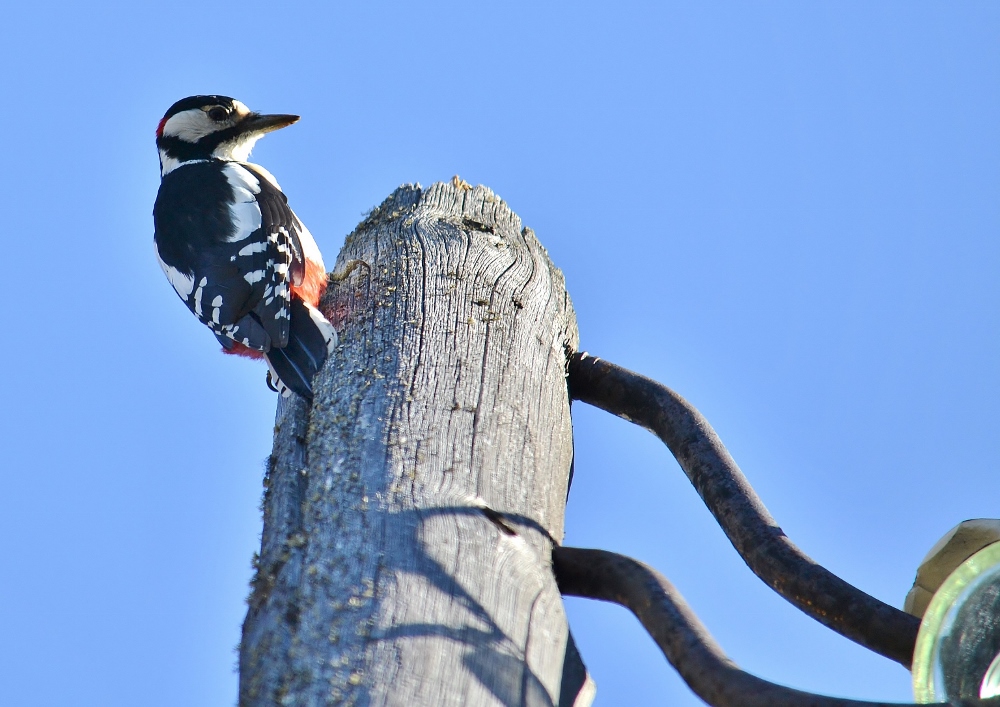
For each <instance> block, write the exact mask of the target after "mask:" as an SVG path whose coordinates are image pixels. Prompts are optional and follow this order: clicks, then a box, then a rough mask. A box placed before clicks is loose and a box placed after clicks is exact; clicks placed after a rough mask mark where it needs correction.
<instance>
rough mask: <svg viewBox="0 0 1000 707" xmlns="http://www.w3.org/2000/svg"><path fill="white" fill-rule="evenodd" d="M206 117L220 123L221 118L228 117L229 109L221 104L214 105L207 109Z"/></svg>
mask: <svg viewBox="0 0 1000 707" xmlns="http://www.w3.org/2000/svg"><path fill="white" fill-rule="evenodd" d="M208 117H209V118H211V119H212V120H214V121H215V122H216V123H221V122H222V121H223V120H225V119H226V118H228V117H229V111H228V110H226V109H225V108H223V107H222V106H215V107H214V108H211V109H209V111H208Z"/></svg>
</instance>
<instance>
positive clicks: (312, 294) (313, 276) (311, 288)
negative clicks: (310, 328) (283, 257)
mask: <svg viewBox="0 0 1000 707" xmlns="http://www.w3.org/2000/svg"><path fill="white" fill-rule="evenodd" d="M291 290H292V294H293V295H297V296H298V297H299V299H301V300H302V301H304V302H307V303H309V304H311V305H312V306H313V307H318V306H319V298H320V297H322V296H323V292H324V290H326V271H325V270H324V269H323V267H322V266H320V265H317V264H316V263H314V262H313V261H311V260H306V274H305V275H304V276H303V278H302V282H301V283H299V284H298V285H292V287H291Z"/></svg>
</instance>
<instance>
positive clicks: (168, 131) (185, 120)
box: [163, 108, 218, 142]
mask: <svg viewBox="0 0 1000 707" xmlns="http://www.w3.org/2000/svg"><path fill="white" fill-rule="evenodd" d="M217 129H218V126H217V125H216V124H215V122H214V121H213V120H212V119H211V118H209V117H208V114H207V113H205V111H203V110H202V109H201V108H192V109H191V110H185V111H181V112H180V113H178V114H177V115H173V116H171V117H170V120H168V121H167V122H166V123H164V124H163V135H164V137H177V138H180V139H181V140H184V141H185V142H198V141H199V140H200V139H201V138H203V137H205V136H206V135H208V134H209V133H211V132H214V131H215V130H217Z"/></svg>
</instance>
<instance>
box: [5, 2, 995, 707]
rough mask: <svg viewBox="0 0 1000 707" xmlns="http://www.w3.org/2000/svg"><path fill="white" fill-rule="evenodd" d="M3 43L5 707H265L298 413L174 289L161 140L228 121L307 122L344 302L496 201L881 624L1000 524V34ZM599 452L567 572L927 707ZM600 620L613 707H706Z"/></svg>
mask: <svg viewBox="0 0 1000 707" xmlns="http://www.w3.org/2000/svg"><path fill="white" fill-rule="evenodd" d="M3 14H4V16H3V19H2V22H3V25H4V28H5V31H4V41H3V43H2V44H0V77H2V78H0V85H2V96H3V99H2V103H0V105H2V110H0V167H2V169H0V213H3V215H4V227H3V229H2V236H0V238H2V239H3V242H4V249H3V252H4V253H5V256H6V257H5V265H6V267H5V269H4V270H5V281H6V283H7V284H6V287H5V288H4V290H5V292H6V293H7V296H6V299H5V307H4V309H5V312H6V318H5V325H6V328H5V330H6V331H7V332H8V337H9V338H8V340H7V342H8V343H7V345H6V346H5V347H3V351H2V353H0V357H2V363H3V370H4V383H3V390H4V393H3V395H4V398H5V401H4V404H3V406H2V411H0V452H2V456H3V461H2V463H0V483H2V489H3V490H2V493H0V537H2V538H3V545H4V553H3V562H2V563H0V626H2V630H0V636H2V638H0V685H2V686H3V688H2V692H3V695H4V697H3V700H4V703H5V704H9V705H12V706H17V707H43V706H44V707H49V706H52V707H66V706H67V705H72V706H73V707H89V706H91V705H93V706H95V707H96V706H98V705H99V706H100V707H119V706H120V707H133V706H134V705H143V706H144V707H160V706H163V707H177V706H178V705H183V706H184V707H201V706H205V707H209V706H213V707H214V706H217V705H231V704H234V703H235V697H236V676H235V674H234V671H233V668H234V664H235V657H236V656H235V653H234V646H236V644H237V641H238V638H239V627H240V623H241V621H242V618H243V614H244V610H245V605H244V603H243V600H244V598H245V596H246V594H247V581H248V579H249V576H250V558H251V555H252V553H253V552H254V550H255V548H256V546H257V543H258V533H259V526H260V518H259V514H258V502H259V497H260V493H261V484H260V481H261V476H262V470H263V461H264V459H265V457H266V456H267V454H268V452H269V449H270V438H271V425H272V421H273V411H274V397H273V394H271V393H270V392H269V391H268V390H267V389H266V388H265V386H264V384H263V378H264V373H263V370H262V369H261V368H258V367H256V366H254V365H253V364H251V363H250V362H244V361H238V360H233V359H230V358H225V357H223V356H221V355H219V354H218V353H217V346H215V344H214V342H213V339H212V337H211V335H210V333H209V332H208V331H207V330H206V329H204V328H203V327H201V326H199V325H198V324H197V323H196V322H195V321H194V320H193V319H192V318H191V316H190V314H189V313H188V312H187V311H186V310H185V308H184V307H183V306H181V304H180V302H178V300H177V298H176V296H175V295H174V293H173V292H172V291H171V289H170V287H169V286H168V284H167V282H166V280H165V279H164V278H163V275H162V273H161V272H160V270H159V268H158V267H157V265H156V262H155V260H154V258H153V252H152V240H151V239H152V219H151V216H150V211H151V208H152V203H153V198H154V196H155V193H156V189H157V185H158V181H159V178H158V172H157V162H156V153H155V149H154V146H153V131H154V128H155V126H156V123H157V121H158V120H159V118H160V116H161V115H162V114H163V112H164V110H165V109H166V108H167V106H169V105H170V104H171V103H172V102H173V101H174V100H176V99H178V98H181V97H183V96H186V95H190V94H194V93H209V92H218V93H225V94H228V95H232V96H235V97H237V98H240V99H241V100H243V101H244V102H246V103H247V104H249V105H250V106H251V107H253V108H257V109H260V110H264V111H270V112H292V113H298V114H300V115H302V116H303V119H302V121H301V122H300V123H299V124H298V125H296V126H294V127H293V128H290V129H288V130H286V131H282V132H281V133H279V134H276V135H274V136H270V137H268V138H267V139H266V140H264V141H263V142H262V143H261V144H260V146H259V147H258V149H257V151H256V152H255V158H256V159H258V160H259V161H260V162H261V163H263V164H265V165H266V166H267V167H268V168H269V169H270V170H271V171H272V172H274V173H275V174H276V175H277V177H278V178H279V179H280V181H281V183H282V185H283V186H284V187H285V190H286V191H287V192H288V193H289V194H290V195H291V202H292V204H293V206H294V207H295V209H296V210H297V211H298V213H299V214H300V216H302V218H303V219H304V220H305V221H306V223H308V225H309V227H310V229H311V230H312V232H313V233H314V234H315V235H316V238H317V240H318V242H319V244H320V246H321V247H322V248H323V249H324V251H325V252H326V253H327V254H328V256H327V257H328V260H329V261H331V262H332V261H333V259H334V257H335V255H336V253H337V251H338V249H339V247H340V245H341V243H342V240H343V237H344V236H345V235H346V234H347V233H349V232H350V231H351V229H352V228H353V226H354V225H355V224H356V223H357V221H358V220H359V218H360V216H361V214H362V212H364V211H366V210H367V209H369V208H371V207H372V206H374V205H375V204H377V203H378V202H380V201H381V200H382V199H383V198H384V197H385V196H386V195H387V194H389V193H390V192H391V191H392V190H393V189H394V188H395V187H396V186H397V185H399V184H401V183H404V182H414V181H419V182H421V183H423V184H428V183H431V182H434V181H436V180H443V179H449V178H450V177H451V176H452V175H453V174H460V175H461V176H462V177H464V178H465V179H467V180H468V181H470V182H472V183H483V184H486V185H488V186H490V187H491V188H493V189H494V190H495V191H496V192H497V193H498V194H499V195H501V196H502V197H503V198H504V199H505V200H506V201H507V202H508V203H509V204H510V205H511V206H512V208H513V209H515V210H516V211H517V212H518V213H519V214H520V216H521V217H522V219H523V220H524V222H525V224H526V225H529V226H531V227H532V228H534V229H535V231H536V232H537V234H538V236H539V238H540V239H541V240H542V242H543V243H544V244H545V245H546V246H547V247H548V249H549V252H550V254H551V256H552V258H553V260H554V261H555V262H556V264H557V265H559V266H560V267H561V268H562V269H563V270H564V272H565V274H566V279H567V282H568V286H569V289H570V293H571V295H572V297H573V300H574V302H575V305H576V308H577V312H578V315H579V321H580V331H581V339H582V342H583V346H584V348H586V349H588V350H589V351H591V352H592V353H594V354H595V355H600V356H602V357H605V358H608V359H610V360H612V361H615V362H617V363H620V364H622V365H625V366H628V367H630V368H632V369H635V370H637V371H640V372H642V373H644V374H646V375H649V376H652V377H654V378H656V379H658V380H660V381H662V382H664V383H666V384H667V385H669V386H671V387H673V388H674V389H676V390H678V391H679V392H680V393H681V394H683V395H684V396H685V397H687V398H688V399H689V400H690V401H692V402H693V403H694V404H695V405H697V406H698V407H699V408H700V409H701V410H702V412H704V413H705V414H706V415H707V417H708V418H709V420H710V421H711V422H712V424H713V425H714V426H715V427H716V429H717V430H718V432H719V433H720V435H721V436H722V438H723V440H724V441H725V442H726V443H727V445H728V446H729V448H730V450H731V451H732V453H733V455H734V456H735V457H736V459H737V461H739V463H740V464H741V466H742V468H743V470H744V472H745V473H746V474H747V476H748V477H749V478H750V480H751V482H752V483H753V484H754V485H755V487H756V488H757V490H758V492H759V493H760V494H761V495H762V496H763V498H764V500H765V502H766V504H767V505H768V507H769V508H770V510H771V511H772V513H773V514H774V515H775V516H776V517H777V519H778V521H779V522H780V523H781V524H782V526H783V527H784V529H785V531H786V532H787V533H788V535H789V536H790V537H791V538H792V539H793V540H795V541H796V542H797V543H798V544H799V545H800V546H801V547H802V548H803V549H804V550H805V551H806V552H808V553H809V554H810V555H811V556H812V557H814V558H815V559H816V560H817V561H819V562H821V563H823V564H824V565H826V566H827V567H828V568H830V569H831V570H833V571H834V572H837V573H839V574H840V575H841V576H843V577H844V578H846V579H847V580H849V581H851V582H853V583H855V584H856V585H857V586H859V587H861V588H863V589H865V590H866V591H868V592H870V593H872V594H874V595H875V596H877V597H879V598H881V599H883V600H885V601H888V602H890V603H892V604H895V605H897V606H899V605H900V604H901V603H902V600H903V597H904V595H905V594H906V592H907V590H908V588H909V586H910V582H911V581H912V577H913V573H914V570H915V569H916V566H917V564H918V562H919V561H920V559H921V557H922V556H923V555H924V553H925V552H926V550H927V549H928V548H929V547H930V545H931V544H933V543H934V542H935V540H937V538H938V537H939V536H940V535H941V534H943V533H944V532H945V531H946V530H947V529H948V528H950V527H951V526H952V525H954V524H955V523H957V522H958V521H961V520H963V519H966V518H974V517H988V516H993V517H996V516H998V515H1000V504H998V499H1000V475H998V473H997V471H998V469H997V467H998V461H997V453H996V449H997V442H998V434H997V431H998V426H1000V284H998V283H1000V239H998V236H1000V199H998V197H1000V100H998V99H1000V55H998V54H1000V49H998V48H1000V5H997V4H996V3H995V2H963V3H929V2H866V3H847V2H837V3H832V2H810V3H803V2H797V1H794V2H758V3H718V2H692V3H677V2H672V3H665V2H659V3H648V4H643V3H632V2H619V3H614V4H612V3H589V2H577V3H563V4H558V5H557V4H548V5H546V4H543V3H514V2H511V3H502V4H496V3H493V4H488V5H487V4H475V3H463V4H458V3H455V4H443V3H442V4H429V3H398V4H392V3H351V4H346V3H334V2H330V3H313V4H308V3H277V4H276V3H262V2H253V1H245V2H240V3H235V4H234V3H195V2H186V1H183V0H182V1H179V2H174V3H155V4H154V3H124V2H121V3H112V2H100V0H98V2H95V3H87V4H71V3H64V2H60V3H46V2H39V3H34V4H31V6H30V7H29V4H28V3H14V4H11V5H9V6H7V7H6V8H5V10H4V13H3ZM14 295H16V296H14ZM574 413H575V421H576V445H577V447H576V448H577V466H576V477H575V482H574V487H573V493H572V497H571V499H570V510H569V519H568V533H567V542H568V543H570V544H575V545H580V546H593V547H603V548H608V549H612V550H617V551H620V552H625V553H628V554H630V555H633V556H635V557H637V558H640V559H642V560H644V561H646V562H649V563H651V564H653V565H654V566H656V567H657V568H659V569H660V570H661V571H663V572H664V573H665V574H666V575H667V576H668V577H670V578H671V579H672V580H673V581H674V582H675V583H676V585H677V586H678V587H679V589H680V590H681V591H682V592H683V593H684V594H685V596H686V597H687V598H688V600H689V601H690V602H691V604H692V605H693V606H694V608H695V610H696V611H697V612H698V614H699V615H700V616H701V617H702V619H703V620H704V621H705V622H706V623H707V625H708V627H709V628H710V629H711V631H712V632H713V633H714V634H715V636H716V637H717V638H718V639H719V641H720V642H721V644H722V645H723V646H724V647H725V649H726V650H727V651H728V652H729V653H730V654H731V656H732V657H733V658H734V659H735V660H736V661H737V662H738V663H740V664H741V665H742V666H744V667H746V668H747V669H750V670H752V671H754V672H755V673H757V674H758V675H760V676H762V677H765V678H768V679H771V680H775V681H778V682H782V683H785V684H789V685H794V686H795V687H798V688H802V689H807V690H816V691H822V692H827V693H834V694H839V695H847V696H852V697H859V698H869V699H876V698H877V699H894V700H906V699H908V698H909V696H910V688H909V675H908V673H906V671H904V670H903V669H901V668H899V667H898V666H895V665H894V664H892V663H890V662H888V661H886V660H884V659H882V658H879V657H877V656H875V655H873V654H869V653H867V652H866V651H864V650H863V649H860V648H857V647H855V646H853V644H850V643H849V642H848V641H846V640H845V639H842V638H840V637H839V636H837V635H835V634H832V633H830V632H829V631H827V630H825V629H823V628H821V627H819V625H818V624H815V623H814V622H812V621H811V620H810V619H808V618H805V617H804V616H802V615H801V614H799V613H798V612H797V611H796V610H795V609H793V608H792V607H791V606H790V605H788V604H786V603H785V602H784V601H783V600H781V599H779V598H778V597H776V596H774V595H773V594H772V593H771V592H770V591H769V590H767V589H766V588H765V587H764V586H763V585H762V584H761V583H760V582H759V581H758V580H757V579H756V578H755V577H753V575H752V574H751V573H750V572H749V571H748V570H747V569H746V568H745V566H744V565H743V564H742V562H741V560H740V559H739V558H738V556H737V555H736V554H735V552H734V551H733V549H732V548H731V546H730V545H729V544H728V542H727V541H726V539H725V538H724V536H723V534H722V532H721V531H720V530H719V529H718V527H717V526H716V525H715V523H714V521H713V520H712V519H711V517H710V516H709V514H708V513H707V511H706V510H705V509H704V507H703V506H702V504H701V502H700V500H699V499H698V497H697V495H696V494H695V492H694V491H693V490H692V489H691V488H690V487H689V485H688V483H687V481H686V480H685V479H684V477H683V475H682V473H681V472H680V470H679V469H678V467H677V465H676V464H675V463H674V461H673V460H672V459H671V458H670V456H669V454H668V453H667V452H666V450H665V449H664V448H663V447H662V446H661V445H660V444H659V443H658V442H657V441H656V440H655V439H654V438H653V437H652V436H650V435H649V434H648V433H646V432H644V431H642V430H640V429H638V428H635V427H633V426H631V425H629V424H627V423H625V422H623V421H621V420H617V419H614V418H611V417H609V416H607V415H605V414H603V413H600V412H598V411H595V410H593V409H588V408H586V407H585V406H582V405H579V406H576V408H575V410H574ZM568 607H569V614H570V619H571V624H572V627H573V630H574V632H575V633H576V636H577V639H578V641H579V644H580V646H581V650H582V652H583V655H584V658H585V660H586V661H587V663H588V665H589V667H590V669H591V671H592V673H593V675H594V677H595V679H596V681H597V683H598V690H599V695H598V702H597V704H599V705H606V706H612V705H615V706H617V705H646V704H669V705H695V704H700V702H699V701H698V700H697V698H695V697H694V696H693V695H691V694H690V692H689V691H688V690H687V688H686V687H685V686H684V685H683V684H682V683H681V682H680V680H679V679H678V678H677V677H676V675H675V674H674V672H673V671H672V669H671V668H670V667H669V666H668V665H667V664H666V663H665V661H664V660H663V658H662V657H661V656H660V654H659V653H658V652H657V651H656V649H655V647H654V646H653V644H652V642H651V641H650V640H649V639H648V638H647V637H646V636H645V634H644V633H643V632H642V631H641V630H640V629H639V627H638V625H637V623H636V622H635V620H634V619H633V618H632V617H631V616H630V615H629V614H627V613H626V612H625V611H624V610H622V609H620V608H617V607H613V606H610V605H596V604H592V603H587V602H583V601H580V600H572V601H570V602H569V603H568Z"/></svg>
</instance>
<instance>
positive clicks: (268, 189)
mask: <svg viewBox="0 0 1000 707" xmlns="http://www.w3.org/2000/svg"><path fill="white" fill-rule="evenodd" d="M153 220H154V223H155V226H156V233H155V237H154V240H155V243H156V250H157V256H158V257H159V260H160V264H161V266H162V267H163V270H164V273H165V274H166V275H167V278H168V279H169V280H170V282H171V284H173V286H174V289H175V290H176V291H177V294H178V295H180V297H181V299H183V300H184V302H185V303H186V304H187V306H188V308H189V309H190V310H191V311H192V312H193V313H194V315H195V316H196V317H198V319H199V320H201V321H202V322H203V323H204V324H206V325H207V326H208V327H209V328H210V329H211V330H212V331H213V332H215V333H216V334H217V335H221V336H225V337H227V338H230V339H233V340H234V341H237V342H239V343H242V344H244V345H245V346H247V347H249V348H252V349H256V350H258V351H267V350H269V349H270V348H271V346H277V347H283V346H285V345H286V344H287V342H288V327H289V303H290V298H291V292H290V289H289V282H296V281H301V279H302V275H303V273H304V271H305V259H304V257H303V255H302V247H301V244H300V241H299V238H298V230H297V228H298V219H297V218H296V217H295V214H294V213H292V210H291V209H290V208H289V207H288V203H287V201H286V199H285V195H284V194H283V193H282V192H281V190H280V189H278V188H277V186H276V185H275V184H274V183H273V181H271V180H270V179H267V178H264V177H262V176H260V175H259V174H257V173H256V172H254V171H253V170H252V169H251V168H249V167H248V166H245V165H242V164H240V163H236V162H231V163H227V164H226V165H224V166H223V167H222V168H221V169H220V168H219V167H218V164H217V163H216V164H214V165H213V164H211V163H205V164H195V165H188V166H184V167H181V168H179V169H176V170H174V171H173V172H171V173H170V174H169V175H167V176H166V177H165V178H164V180H163V182H162V183H161V185H160V191H159V193H158V194H157V198H156V205H155V206H154V209H153Z"/></svg>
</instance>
